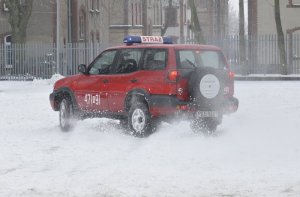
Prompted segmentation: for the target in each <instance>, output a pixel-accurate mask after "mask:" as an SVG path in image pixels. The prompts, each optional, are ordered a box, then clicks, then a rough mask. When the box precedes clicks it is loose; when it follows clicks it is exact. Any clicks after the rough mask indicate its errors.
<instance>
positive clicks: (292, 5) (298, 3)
mask: <svg viewBox="0 0 300 197" xmlns="http://www.w3.org/2000/svg"><path fill="white" fill-rule="evenodd" d="M293 1H294V2H293ZM286 7H287V8H300V1H299V0H298V1H297V0H289V2H288V4H287V5H286Z"/></svg>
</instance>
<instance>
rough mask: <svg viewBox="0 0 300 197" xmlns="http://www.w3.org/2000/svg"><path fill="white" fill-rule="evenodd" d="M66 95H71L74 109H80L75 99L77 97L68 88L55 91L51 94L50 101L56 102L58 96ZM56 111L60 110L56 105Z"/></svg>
mask: <svg viewBox="0 0 300 197" xmlns="http://www.w3.org/2000/svg"><path fill="white" fill-rule="evenodd" d="M65 93H67V94H68V95H70V98H71V101H72V104H73V107H74V109H78V105H77V101H76V99H75V95H74V93H73V91H72V90H71V89H70V88H68V87H61V88H59V89H57V90H54V91H53V93H51V94H50V100H53V101H54V102H55V99H56V97H57V96H59V95H60V94H65ZM55 110H58V105H56V108H55Z"/></svg>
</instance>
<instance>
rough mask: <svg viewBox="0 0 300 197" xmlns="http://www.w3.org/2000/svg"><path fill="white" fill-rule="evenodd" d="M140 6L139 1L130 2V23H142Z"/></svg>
mask: <svg viewBox="0 0 300 197" xmlns="http://www.w3.org/2000/svg"><path fill="white" fill-rule="evenodd" d="M141 10H142V7H141V3H132V4H131V11H132V12H131V13H132V15H131V24H132V25H141V24H142V13H141Z"/></svg>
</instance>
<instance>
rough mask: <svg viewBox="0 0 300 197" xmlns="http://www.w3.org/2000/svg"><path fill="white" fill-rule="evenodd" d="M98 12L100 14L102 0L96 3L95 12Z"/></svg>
mask: <svg viewBox="0 0 300 197" xmlns="http://www.w3.org/2000/svg"><path fill="white" fill-rule="evenodd" d="M95 11H96V12H98V13H99V12H100V0H97V2H96V10H95Z"/></svg>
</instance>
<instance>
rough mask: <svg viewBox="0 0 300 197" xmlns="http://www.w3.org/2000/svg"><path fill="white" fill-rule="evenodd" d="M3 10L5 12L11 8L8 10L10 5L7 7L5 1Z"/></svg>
mask: <svg viewBox="0 0 300 197" xmlns="http://www.w3.org/2000/svg"><path fill="white" fill-rule="evenodd" d="M3 11H4V12H8V11H9V10H8V7H6V5H5V3H3Z"/></svg>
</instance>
